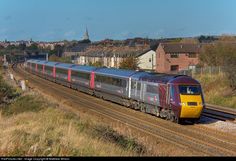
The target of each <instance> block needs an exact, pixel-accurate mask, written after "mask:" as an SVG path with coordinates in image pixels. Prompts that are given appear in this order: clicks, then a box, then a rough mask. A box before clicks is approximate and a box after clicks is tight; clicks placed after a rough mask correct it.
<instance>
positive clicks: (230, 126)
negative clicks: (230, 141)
mask: <svg viewBox="0 0 236 161" xmlns="http://www.w3.org/2000/svg"><path fill="white" fill-rule="evenodd" d="M200 123H201V124H202V125H203V126H206V127H208V128H213V129H216V130H220V131H223V132H226V133H231V134H234V135H236V122H225V121H219V120H216V119H212V118H208V117H205V116H202V118H201V120H200Z"/></svg>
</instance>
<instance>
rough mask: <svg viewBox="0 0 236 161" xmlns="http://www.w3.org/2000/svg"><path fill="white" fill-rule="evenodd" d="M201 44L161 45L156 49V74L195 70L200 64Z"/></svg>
mask: <svg viewBox="0 0 236 161" xmlns="http://www.w3.org/2000/svg"><path fill="white" fill-rule="evenodd" d="M200 49H201V45H200V44H183V43H160V44H159V46H158V47H157V49H156V72H160V73H172V72H177V71H180V70H187V69H194V68H195V67H196V65H197V64H198V63H199V59H198V57H199V52H200Z"/></svg>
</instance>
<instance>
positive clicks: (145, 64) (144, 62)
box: [136, 49, 156, 71]
mask: <svg viewBox="0 0 236 161" xmlns="http://www.w3.org/2000/svg"><path fill="white" fill-rule="evenodd" d="M136 58H138V60H139V64H138V67H139V69H143V70H149V71H153V70H154V71H155V70H156V52H155V51H154V50H152V49H149V50H147V51H145V52H143V53H141V54H138V55H136Z"/></svg>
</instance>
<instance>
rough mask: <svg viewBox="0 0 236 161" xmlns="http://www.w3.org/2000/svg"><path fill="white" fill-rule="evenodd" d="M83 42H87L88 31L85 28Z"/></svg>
mask: <svg viewBox="0 0 236 161" xmlns="http://www.w3.org/2000/svg"><path fill="white" fill-rule="evenodd" d="M84 40H89V34H88V29H87V27H86V32H85V33H84Z"/></svg>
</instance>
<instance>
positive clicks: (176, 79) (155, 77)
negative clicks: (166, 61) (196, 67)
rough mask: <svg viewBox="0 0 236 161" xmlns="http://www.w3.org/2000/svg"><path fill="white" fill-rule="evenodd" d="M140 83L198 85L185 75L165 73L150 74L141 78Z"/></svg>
mask: <svg viewBox="0 0 236 161" xmlns="http://www.w3.org/2000/svg"><path fill="white" fill-rule="evenodd" d="M141 80H142V81H147V82H157V83H165V84H166V83H186V84H187V83H193V84H199V82H198V81H196V80H195V79H193V78H192V77H190V76H187V75H176V74H165V73H150V74H149V75H145V76H143V77H141Z"/></svg>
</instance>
